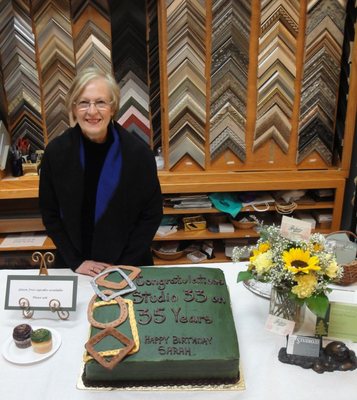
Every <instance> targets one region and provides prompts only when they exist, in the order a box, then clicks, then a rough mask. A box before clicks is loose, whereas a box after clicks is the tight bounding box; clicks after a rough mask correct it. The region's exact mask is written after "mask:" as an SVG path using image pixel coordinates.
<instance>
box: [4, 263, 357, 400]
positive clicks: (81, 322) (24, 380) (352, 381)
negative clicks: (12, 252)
mask: <svg viewBox="0 0 357 400" xmlns="http://www.w3.org/2000/svg"><path fill="white" fill-rule="evenodd" d="M206 266H207V267H208V268H210V267H220V268H221V269H222V270H223V271H224V273H225V276H226V280H227V283H228V285H229V288H230V293H231V298H232V303H233V304H232V308H233V313H234V318H235V321H236V327H237V332H238V339H239V346H240V354H241V362H242V372H243V374H244V381H245V386H246V388H245V390H243V391H238V392H228V391H224V392H222V391H221V392H217V391H213V392H212V391H210V392H207V391H190V392H189V393H187V392H186V391H154V390H152V391H132V390H130V391H129V390H120V391H112V392H111V391H104V392H103V391H101V392H98V391H88V390H79V389H77V382H78V378H79V376H80V369H81V365H82V355H83V351H84V343H85V341H86V339H87V335H88V322H87V305H88V302H89V300H90V298H91V297H92V295H93V291H92V288H91V286H90V279H91V278H90V277H86V276H79V285H78V303H77V311H76V312H72V313H71V315H70V318H69V320H67V321H62V320H59V319H58V317H57V315H56V314H52V313H51V312H50V311H37V312H35V314H34V316H33V318H32V319H31V320H30V321H29V323H31V324H32V325H34V326H36V325H37V326H48V327H49V328H51V327H52V328H54V329H56V330H57V331H58V332H59V333H60V335H61V338H62V344H61V347H60V348H59V350H58V351H57V352H56V353H55V354H54V355H53V356H51V357H50V358H48V359H46V360H44V361H41V362H38V363H35V364H31V365H17V364H13V363H10V362H8V361H7V360H5V359H4V357H2V356H1V357H0V371H1V375H0V398H1V400H19V399H26V400H35V399H36V400H37V399H38V398H41V399H44V400H76V399H86V400H92V399H95V400H109V399H118V398H120V399H121V400H126V399H128V400H131V399H152V400H154V399H155V400H157V399H165V400H166V399H183V398H187V396H189V397H188V398H189V399H190V400H191V399H205V400H210V399H220V400H221V399H227V400H228V399H239V400H248V399H249V400H253V399H254V400H263V399H272V400H285V399H289V400H295V399H296V400H304V399H306V400H311V399H323V400H335V399H338V400H344V399H346V400H352V399H357V370H355V371H348V372H340V371H336V372H333V373H331V372H325V373H324V374H321V375H319V374H317V373H315V372H314V371H312V370H305V369H303V368H300V367H297V366H292V365H286V364H282V363H280V362H279V360H278V358H277V355H278V351H279V349H280V348H281V347H283V346H284V345H285V338H284V337H282V336H279V335H276V334H273V333H270V332H268V331H266V330H265V329H264V324H265V321H266V318H267V315H268V305H269V303H268V300H266V299H263V298H261V297H258V296H256V295H254V294H253V293H251V292H250V291H248V290H247V289H246V288H245V287H244V286H243V284H242V283H239V284H237V283H236V278H237V273H238V271H239V269H241V268H243V265H242V264H230V263H227V264H213V263H212V264H207V265H205V267H206ZM183 268H184V267H183ZM36 273H37V271H32V270H26V271H14V270H11V271H10V270H2V271H0V293H1V298H0V344H3V343H5V342H6V340H7V339H8V338H9V337H10V336H11V334H12V330H13V327H14V326H15V325H17V324H19V323H23V322H27V321H28V320H25V319H24V318H23V317H22V314H21V312H20V311H16V310H4V301H5V286H6V277H7V275H9V274H36ZM50 274H51V275H66V274H67V275H68V274H72V272H71V271H69V270H50ZM345 296H350V297H351V296H355V294H351V293H345ZM312 326H313V316H312V315H311V314H310V313H307V315H306V318H305V323H304V327H303V329H304V333H309V329H312ZM311 333H312V332H311V331H310V334H311ZM352 349H353V350H354V351H356V350H357V347H356V345H355V344H354V345H353V346H352Z"/></svg>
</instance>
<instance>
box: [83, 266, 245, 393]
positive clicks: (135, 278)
mask: <svg viewBox="0 0 357 400" xmlns="http://www.w3.org/2000/svg"><path fill="white" fill-rule="evenodd" d="M113 268H117V269H118V268H119V269H120V271H121V272H122V273H124V275H121V274H120V273H119V272H118V271H115V270H113V269H112V270H111V272H110V273H108V274H107V275H103V276H101V277H100V278H98V280H95V281H94V282H95V284H94V285H93V286H94V288H96V287H97V288H98V289H99V290H101V291H102V292H103V294H104V297H106V300H105V301H103V300H102V299H101V298H99V297H98V296H97V295H94V296H93V298H92V300H91V302H90V304H89V307H88V318H89V321H90V335H89V340H88V342H87V343H86V349H87V351H86V352H85V355H84V373H83V383H84V384H85V385H86V386H110V387H117V386H128V385H130V386H135V385H136V386H145V385H165V384H195V383H199V384H207V383H210V384H212V383H215V384H222V383H234V382H237V381H238V380H239V349H238V340H237V335H236V329H235V325H234V321H233V316H232V310H231V304H230V297H229V292H228V289H227V286H226V283H225V279H224V274H223V272H222V271H221V270H220V269H211V268H199V267H193V268H191V267H182V268H177V267H167V268H165V267H160V268H155V267H145V268H142V269H141V270H140V269H136V268H134V267H127V266H120V267H113ZM126 269H129V270H126ZM136 270H137V271H136ZM123 276H124V279H125V276H129V278H131V279H129V281H130V280H132V282H133V284H134V285H135V287H136V288H135V287H134V288H131V289H130V288H129V287H128V285H127V283H126V282H125V280H124V279H123ZM92 284H93V282H92ZM125 290H128V291H130V290H131V292H130V293H124V292H125ZM120 291H122V293H123V294H122V295H120V296H116V294H115V293H118V292H119V293H120ZM101 297H102V296H101Z"/></svg>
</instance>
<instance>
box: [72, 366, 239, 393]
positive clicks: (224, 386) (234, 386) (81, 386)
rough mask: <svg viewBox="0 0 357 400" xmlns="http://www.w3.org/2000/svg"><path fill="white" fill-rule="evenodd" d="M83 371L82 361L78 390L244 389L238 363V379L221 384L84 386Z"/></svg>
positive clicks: (170, 390) (169, 390) (173, 390)
mask: <svg viewBox="0 0 357 400" xmlns="http://www.w3.org/2000/svg"><path fill="white" fill-rule="evenodd" d="M83 371H84V363H82V367H81V371H80V375H79V378H78V381H77V389H79V390H88V391H96V392H107V391H115V390H118V391H133V392H134V391H155V390H157V391H167V392H175V391H183V390H186V391H212V392H214V391H216V392H219V391H232V392H234V391H243V390H245V381H244V375H243V369H242V366H241V365H239V375H240V378H239V381H238V382H236V383H232V384H222V385H170V386H155V385H153V386H122V387H111V386H107V387H96V386H85V385H84V383H83V379H82V376H83Z"/></svg>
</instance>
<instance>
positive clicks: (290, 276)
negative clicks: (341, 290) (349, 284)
mask: <svg viewBox="0 0 357 400" xmlns="http://www.w3.org/2000/svg"><path fill="white" fill-rule="evenodd" d="M259 230H260V238H259V239H258V241H257V244H256V246H251V247H249V248H248V249H249V250H250V258H249V263H248V269H247V271H242V272H240V273H239V275H238V282H241V281H247V280H250V279H255V280H257V281H260V282H269V283H271V285H272V287H273V288H277V289H280V290H285V291H287V292H288V296H289V299H290V300H291V301H294V302H296V303H297V304H300V305H303V304H306V305H307V307H308V308H309V309H310V310H311V311H312V312H313V313H315V314H316V315H317V316H319V317H322V318H323V317H324V316H325V314H326V311H327V309H328V305H329V300H328V298H327V295H326V293H328V292H329V291H330V290H329V288H328V285H329V283H331V282H333V281H335V280H338V279H340V278H341V276H342V273H343V272H342V268H341V267H340V266H339V265H338V264H337V262H336V258H335V255H334V253H333V249H332V248H330V247H329V244H328V242H327V241H326V239H325V237H324V236H323V235H322V234H320V233H314V234H312V235H310V237H309V239H308V240H292V239H289V238H287V237H284V236H283V235H282V234H281V232H280V228H279V227H278V226H275V225H269V226H265V225H262V224H261V225H260V227H259ZM246 252H247V247H235V248H234V249H233V253H232V260H233V261H234V262H238V261H240V260H241V258H242V254H244V253H246Z"/></svg>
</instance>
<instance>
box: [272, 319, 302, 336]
mask: <svg viewBox="0 0 357 400" xmlns="http://www.w3.org/2000/svg"><path fill="white" fill-rule="evenodd" d="M294 327H295V322H294V321H290V320H288V319H284V318H280V317H277V316H275V315H272V314H269V315H268V319H267V320H266V323H265V329H266V330H268V331H269V332H272V333H277V334H278V335H283V336H287V335H290V334H291V333H293V331H294Z"/></svg>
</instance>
